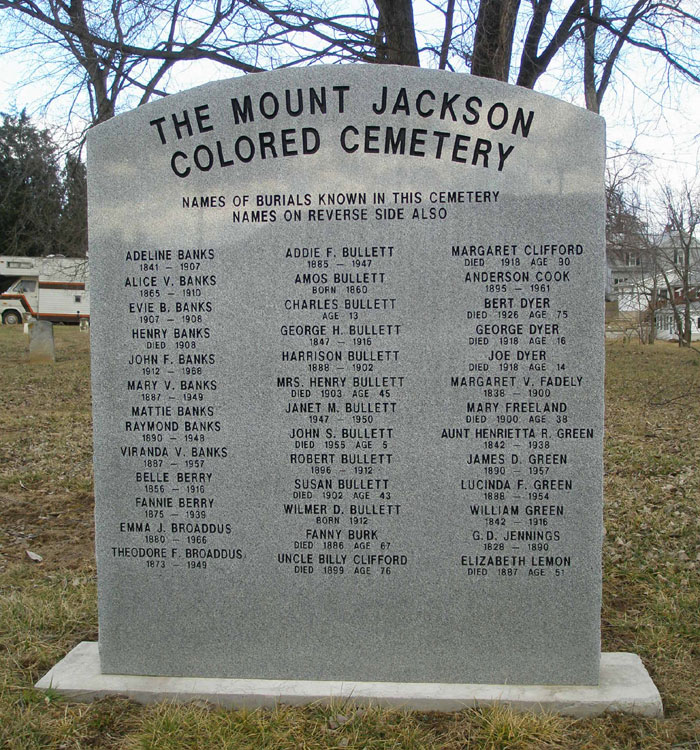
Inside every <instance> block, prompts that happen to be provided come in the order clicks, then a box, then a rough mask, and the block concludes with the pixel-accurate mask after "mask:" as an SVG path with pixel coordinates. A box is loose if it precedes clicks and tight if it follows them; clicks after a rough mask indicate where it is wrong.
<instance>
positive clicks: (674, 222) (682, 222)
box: [658, 183, 700, 346]
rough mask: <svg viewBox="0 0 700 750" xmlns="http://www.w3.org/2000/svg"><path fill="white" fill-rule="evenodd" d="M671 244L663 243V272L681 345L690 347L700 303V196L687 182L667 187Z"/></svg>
mask: <svg viewBox="0 0 700 750" xmlns="http://www.w3.org/2000/svg"><path fill="white" fill-rule="evenodd" d="M663 193H664V203H665V209H666V216H667V219H668V223H667V225H666V231H665V234H666V236H667V237H668V242H662V243H660V244H659V248H658V252H659V257H660V260H659V269H660V273H661V275H662V277H663V281H664V284H665V287H666V291H667V295H668V304H669V306H670V308H671V310H672V311H673V318H674V321H675V324H676V330H677V332H678V344H679V346H690V343H691V335H692V320H691V317H692V304H693V303H694V302H697V301H698V287H699V286H700V245H699V243H698V230H699V229H700V194H698V192H697V191H694V190H693V189H692V187H690V186H689V185H688V184H687V183H686V184H684V185H683V187H682V188H680V189H678V190H674V189H673V188H671V187H668V186H666V187H665V188H664V191H663Z"/></svg>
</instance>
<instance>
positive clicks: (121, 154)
mask: <svg viewBox="0 0 700 750" xmlns="http://www.w3.org/2000/svg"><path fill="white" fill-rule="evenodd" d="M603 165H604V127H603V121H602V119H601V118H599V117H598V116H595V115H593V114H591V113H589V112H586V111H584V110H580V109H578V108H575V107H573V106H570V105H568V104H565V103H562V102H560V101H557V100H554V99H551V98H548V97H545V96H542V95H539V94H535V93H533V92H531V91H527V90H525V89H521V88H515V87H510V86H507V85H505V84H501V83H498V82H495V81H490V80H486V79H480V78H471V77H468V76H460V75H454V74H447V73H443V72H434V71H433V72H431V71H421V70H415V69H407V68H393V67H382V68H381V74H379V70H378V69H376V68H370V67H352V66H351V67H348V66H333V67H317V68H310V69H306V70H303V71H300V70H294V71H284V72H277V73H274V74H261V75H255V76H247V77H244V78H238V79H233V80H230V81H222V82H217V83H213V84H210V85H207V86H204V87H201V88H197V89H193V90H191V91H187V92H185V93H183V94H180V95H177V96H173V97H169V98H167V99H163V100H160V101H158V102H154V103H152V104H149V105H147V106H144V107H141V108H139V109H138V110H135V111H133V112H130V113H128V114H125V115H122V116H120V117H117V118H115V119H114V120H112V121H109V122H107V123H104V124H102V125H100V126H98V127H96V128H94V129H92V130H91V131H90V134H89V141H88V168H89V206H90V237H91V248H90V264H91V271H90V272H91V284H92V290H93V308H92V321H91V322H92V352H93V397H94V425H95V427H94V430H95V432H94V437H95V484H96V503H97V507H96V528H97V557H98V572H99V605H100V606H99V617H100V644H99V649H100V663H101V667H100V669H101V672H100V674H108V673H116V674H120V675H164V676H167V675H170V676H174V677H177V676H182V677H221V678H244V681H245V680H248V682H246V685H247V686H248V687H246V688H245V689H246V690H247V689H248V688H250V690H251V691H253V692H255V694H256V695H262V694H263V693H264V694H266V695H268V696H269V695H273V696H274V695H277V697H278V698H279V697H280V696H281V695H282V694H281V693H280V692H279V691H278V690H277V688H275V687H272V688H271V687H270V686H269V685H270V684H271V683H270V684H268V683H265V685H263V687H260V686H259V685H258V683H259V681H260V680H261V679H262V680H292V681H294V680H296V681H298V680H306V681H318V680H324V681H343V682H342V683H338V684H340V685H341V686H342V685H350V686H351V690H352V695H353V696H355V697H356V696H360V695H368V693H367V691H366V690H365V689H364V688H363V687H362V685H361V684H359V683H353V682H351V681H363V682H368V681H371V682H372V683H375V682H382V683H384V682H391V683H402V684H403V683H503V684H506V683H507V684H511V685H512V684H558V685H596V684H598V682H599V679H602V678H601V675H602V671H601V669H600V598H601V540H602V519H601V515H602V513H601V511H602V441H603V299H604V297H603V292H604V281H605V278H604V274H605V263H604V252H603V251H604V229H603V228H604V206H605V201H604V191H603ZM81 653H83V652H81ZM76 658H77V659H78V661H80V660H81V659H83V658H87V657H86V656H85V654H83V655H82V656H79V657H78V656H76ZM635 658H636V657H635ZM80 663H84V662H80ZM616 664H617V663H616ZM95 668H96V669H97V667H95ZM607 668H608V672H609V673H610V674H612V675H613V677H614V678H618V677H619V675H620V674H622V673H623V672H624V669H623V668H622V667H621V666H619V665H617V666H612V665H608V667H607ZM98 671H99V669H98ZM48 677H49V676H48V675H47V678H45V679H48ZM54 679H56V676H55V675H54ZM95 679H97V677H96V678H95ZM119 679H120V686H121V688H120V689H121V690H124V686H125V684H126V683H124V680H125V679H126V678H119ZM139 679H141V680H143V679H145V678H139ZM154 679H156V678H154ZM256 680H257V681H258V682H255V681H256ZM253 682H255V684H256V685H258V687H250V685H252V683H253ZM249 683H250V684H249ZM139 684H140V685H143V683H139ZM159 684H160V683H159ZM279 684H281V683H274V685H277V686H279ZM285 684H287V683H285ZM289 684H293V685H297V687H295V688H293V689H291V691H292V692H291V693H290V694H289V695H287V694H285V695H284V700H303V699H304V696H306V697H307V698H308V697H311V698H315V697H318V691H320V693H321V695H323V694H328V691H330V690H331V688H330V687H328V685H330V684H331V683H320V684H321V685H322V686H323V685H325V686H326V687H325V688H324V687H322V686H321V687H318V688H316V686H317V685H319V683H316V682H308V683H296V682H295V683H289ZM503 684H501V685H499V687H498V691H500V692H499V693H498V695H503V694H504V693H503V691H504V690H505V688H504V686H503ZM174 685H175V683H172V685H171V687H172V690H176V688H175V687H174ZM236 685H237V686H238V688H240V685H241V683H240V682H236ZM299 685H313V686H314V688H313V689H312V688H308V690H307V689H306V688H303V687H299ZM652 687H653V685H652ZM84 688H85V686H84V685H83V689H84ZM160 688H161V689H163V686H162V684H160ZM238 688H237V689H238ZM399 688H400V686H399ZM399 688H397V689H399ZM419 688H420V686H418V688H416V691H417V692H414V693H412V696H413V698H411V699H408V700H406V701H405V702H406V703H409V704H411V705H421V706H426V705H430V706H433V707H437V705H438V704H426V703H425V702H423V703H421V702H420V701H416V700H414V698H415V696H416V695H423V693H421V690H420V689H419ZM140 689H141V688H139V690H140ZM155 689H156V691H157V690H158V689H159V688H155ZM193 689H194V688H192V687H191V686H190V684H189V683H188V685H187V686H185V685H184V683H183V685H182V686H180V687H179V688H177V690H179V691H181V692H182V693H187V694H190V693H191V692H192V690H193ZM197 689H201V690H204V689H205V688H203V687H201V686H200V688H197ZM225 689H228V690H233V688H232V687H231V685H230V684H229V686H228V688H222V690H225ZM240 689H243V688H240ZM342 689H343V688H342V687H341V688H339V690H340V691H341V693H339V694H342ZM422 689H423V690H425V686H423V688H422ZM172 690H171V692H172ZM256 691H258V692H256ZM265 691H267V692H265ZM270 691H272V692H270ZM276 691H277V692H276ZM295 691H296V692H295ZM314 691H316V692H314ZM136 692H137V693H138V690H137V691H136ZM168 694H170V693H168ZM370 694H371V695H372V696H374V697H373V699H377V696H376V695H375V694H374V693H371V691H370ZM445 694H447V693H445ZM460 695H461V694H460ZM561 695H566V696H567V697H566V698H565V700H569V698H568V693H566V694H565V693H561ZM657 697H658V696H657ZM617 698H620V696H619V695H617ZM617 698H616V700H617ZM261 700H262V699H261ZM273 700H274V697H273ZM457 700H458V705H463V702H464V700H465V699H464V698H463V697H459V698H458V699H457ZM570 700H571V701H573V702H575V700H577V699H573V698H571V699H570ZM459 701H461V703H459ZM243 702H244V703H245V701H243ZM538 703H541V704H544V705H549V704H547V703H546V701H545V700H544V699H540V698H535V699H532V700H531V701H530V704H532V705H536V704H538ZM530 704H528V705H530ZM246 705H250V703H246ZM439 705H443V704H439ZM450 705H451V704H450ZM572 705H573V703H572ZM606 705H607V704H606ZM616 705H617V706H621V705H625V706H626V707H627V708H630V705H628V704H625V703H624V700H622V699H620V700H619V702H617V703H616Z"/></svg>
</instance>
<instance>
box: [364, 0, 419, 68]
mask: <svg viewBox="0 0 700 750" xmlns="http://www.w3.org/2000/svg"><path fill="white" fill-rule="evenodd" d="M374 2H375V5H376V6H377V10H378V11H379V23H378V28H377V35H378V36H379V42H378V44H377V62H380V63H387V64H393V65H413V66H415V67H418V66H419V65H420V61H419V60H418V43H417V42H416V27H415V25H414V22H413V4H412V2H411V0H374Z"/></svg>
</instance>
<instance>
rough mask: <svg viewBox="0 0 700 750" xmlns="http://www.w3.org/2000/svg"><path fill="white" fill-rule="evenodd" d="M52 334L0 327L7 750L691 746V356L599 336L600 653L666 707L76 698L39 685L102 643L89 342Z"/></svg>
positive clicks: (697, 468) (695, 497)
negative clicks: (643, 682) (454, 707)
mask: <svg viewBox="0 0 700 750" xmlns="http://www.w3.org/2000/svg"><path fill="white" fill-rule="evenodd" d="M56 341H57V362H56V363H55V365H44V366H36V367H29V366H28V365H27V363H26V353H25V349H26V346H27V343H26V337H25V336H24V335H23V334H22V331H21V329H20V328H19V327H0V362H1V363H2V369H1V370H0V392H1V393H2V418H1V419H0V425H1V429H0V435H1V436H2V445H1V447H0V452H1V454H2V455H1V461H0V747H1V748H7V749H8V750H19V749H20V748H27V749H29V748H33V749H34V750H40V749H41V750H49V749H51V750H54V749H55V750H59V749H60V750H73V749H78V748H130V749H131V748H133V749H136V748H144V749H145V748H154V749H155V748H158V749H161V748H162V749H164V750H169V749H170V748H173V749H175V748H202V750H204V749H205V748H206V749H207V750H208V749H209V748H211V749H213V750H224V749H229V748H230V749H231V750H233V749H234V748H235V750H244V749H246V748H270V749H271V750H272V749H276V750H282V749H283V748H284V749H286V748H290V749H291V748H299V749H301V748H304V749H305V750H315V749H316V748H350V749H357V750H361V749H362V748H367V750H374V749H375V748H377V749H378V748H382V750H388V749H389V748H450V749H455V750H457V748H462V749H467V748H485V749H491V748H492V749H494V750H495V749H496V748H501V749H503V750H505V749H506V748H508V749H513V750H516V749H518V748H590V750H599V749H601V748H609V749H610V750H613V748H614V749H615V750H618V749H619V750H623V749H626V748H630V749H631V748H645V749H648V750H652V748H653V749H656V748H683V749H684V750H692V749H693V748H697V749H698V750H700V690H699V687H700V575H699V571H700V533H699V531H700V429H699V426H700V355H699V354H697V353H695V352H690V351H684V350H680V349H679V348H678V347H676V346H674V345H671V344H664V343H657V344H656V345H655V346H653V347H641V346H638V345H634V344H627V345H623V344H620V343H614V344H610V345H608V346H607V378H606V380H607V385H606V388H607V413H606V420H607V428H606V429H607V432H606V441H605V451H606V453H605V455H606V479H605V509H606V530H607V534H606V540H605V549H604V568H605V578H604V606H603V613H602V618H603V650H605V651H634V652H636V653H638V654H640V655H641V657H642V659H643V660H644V663H645V664H646V666H647V668H648V669H649V671H650V673H651V675H652V677H653V678H654V680H655V682H656V684H657V685H658V687H659V689H660V691H661V694H662V698H663V701H664V705H665V708H666V718H665V719H663V720H659V721H656V720H645V719H639V718H636V717H631V716H624V715H614V716H612V715H611V716H604V717H601V718H597V719H589V720H585V721H575V720H572V719H566V718H560V717H536V716H531V715H527V714H521V715H517V714H513V713H511V712H509V711H506V710H503V709H492V710H478V711H477V710H473V711H464V712H460V713H458V714H438V713H419V712H413V713H401V712H392V711H385V710H379V709H371V710H364V711H363V710H356V709H352V708H351V707H349V706H342V705H337V706H333V707H331V708H322V707H316V706H312V707H308V708H303V709H291V708H280V709H279V710H277V711H255V712H250V711H247V712H246V711H222V710H216V709H212V708H211V707H210V706H207V705H198V704H194V705H188V706H179V707H178V706H170V705H156V706H150V707H143V706H138V705H136V704H133V703H130V702H129V701H126V700H123V699H116V698H115V699H109V700H104V701H99V702H97V703H94V704H89V705H81V704H72V703H68V702H65V701H62V700H61V699H60V698H59V697H58V696H56V695H53V694H51V693H49V694H44V693H39V692H38V691H35V690H34V689H33V687H32V685H33V684H34V682H35V681H36V680H37V679H38V678H39V677H40V676H41V675H42V674H43V673H44V672H46V671H47V670H48V669H49V668H50V667H51V666H52V665H53V664H54V663H55V662H56V661H57V660H58V659H60V658H61V657H62V656H64V655H65V654H66V653H67V652H68V651H69V650H70V649H71V648H72V647H73V646H74V645H75V644H76V643H78V642H79V641H81V640H95V639H96V637H97V622H96V591H95V565H94V556H93V519H92V469H91V453H90V452H91V440H92V434H91V422H90V387H89V344H88V336H87V335H86V334H85V333H82V332H80V331H78V330H77V329H75V328H68V327H58V328H57V329H56ZM27 550H29V551H31V552H33V553H35V554H38V555H40V556H41V557H42V561H41V562H35V561H32V560H31V559H30V558H29V556H28V555H27Z"/></svg>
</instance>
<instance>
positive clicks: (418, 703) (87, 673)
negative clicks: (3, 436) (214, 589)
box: [36, 642, 663, 717]
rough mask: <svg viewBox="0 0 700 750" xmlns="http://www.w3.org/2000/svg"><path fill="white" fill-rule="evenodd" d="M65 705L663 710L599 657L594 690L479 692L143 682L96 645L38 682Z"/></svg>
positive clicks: (631, 665) (645, 686)
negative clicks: (107, 700) (115, 701)
mask: <svg viewBox="0 0 700 750" xmlns="http://www.w3.org/2000/svg"><path fill="white" fill-rule="evenodd" d="M36 687H37V688H39V689H40V690H47V689H53V690H55V691H57V692H58V693H60V694H62V695H65V696H66V697H68V698H70V699H72V700H76V701H84V702H88V701H91V700H96V699H98V698H104V697H107V696H109V695H125V696H127V697H129V698H131V699H132V700H135V701H137V702H139V703H155V702H158V701H174V702H178V703H185V702H187V701H192V700H204V701H209V702H211V703H213V704H216V705H219V706H226V707H232V708H260V707H268V708H269V707H274V706H275V705H277V704H280V703H283V704H288V705H302V704H306V703H314V702H324V703H327V702H330V701H334V700H343V701H348V700H349V701H351V702H352V703H354V704H357V705H369V704H372V705H379V706H387V707H392V708H403V709H413V710H420V711H459V710H461V709H463V708H467V707H474V706H486V705H490V704H495V703H499V704H504V705H508V706H510V707H511V708H513V709H515V710H518V711H533V712H537V713H544V712H550V713H557V714H563V715H566V716H576V717H584V716H595V715H598V714H602V713H605V712H606V711H608V712H623V711H624V712H627V713H631V714H636V715H639V716H649V717H661V716H663V706H662V703H661V697H660V695H659V691H658V690H657V689H656V686H655V685H654V683H653V682H652V680H651V678H650V677H649V674H648V672H647V671H646V669H645V668H644V665H643V664H642V661H641V659H640V658H639V657H638V656H637V655H636V654H626V653H607V654H602V655H601V665H600V684H599V685H597V686H570V685H566V686H560V685H480V684H464V685H461V684H435V683H400V682H339V681H310V680H304V681H302V680H238V679H217V678H211V677H147V676H133V675H116V674H102V673H101V672H100V660H99V653H98V647H97V643H88V642H83V643H80V644H78V645H77V646H76V647H75V648H74V649H73V650H72V651H71V652H70V653H69V654H68V655H67V656H66V657H65V658H64V659H62V660H61V661H60V662H59V663H58V664H56V666H55V667H53V669H51V670H50V671H49V672H48V673H47V674H46V675H44V677H42V678H41V679H40V680H39V682H37V684H36Z"/></svg>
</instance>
